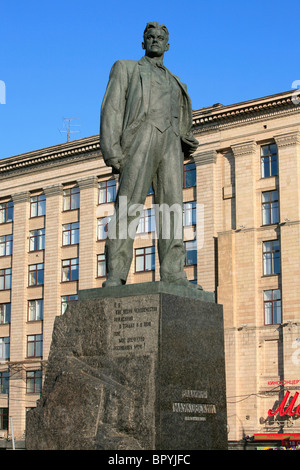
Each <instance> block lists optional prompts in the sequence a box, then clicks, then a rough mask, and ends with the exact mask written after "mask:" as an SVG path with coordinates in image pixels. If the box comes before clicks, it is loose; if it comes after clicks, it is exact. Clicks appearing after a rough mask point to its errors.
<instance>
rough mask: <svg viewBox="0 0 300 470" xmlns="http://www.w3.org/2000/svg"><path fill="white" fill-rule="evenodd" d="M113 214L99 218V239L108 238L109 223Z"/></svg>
mask: <svg viewBox="0 0 300 470" xmlns="http://www.w3.org/2000/svg"><path fill="white" fill-rule="evenodd" d="M111 219H112V216H108V217H100V219H98V220H97V240H106V238H107V234H108V224H109V222H110V221H111Z"/></svg>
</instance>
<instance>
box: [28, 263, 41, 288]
mask: <svg viewBox="0 0 300 470" xmlns="http://www.w3.org/2000/svg"><path fill="white" fill-rule="evenodd" d="M43 284H44V263H38V264H31V265H30V266H29V281H28V285H29V286H42V285H43Z"/></svg>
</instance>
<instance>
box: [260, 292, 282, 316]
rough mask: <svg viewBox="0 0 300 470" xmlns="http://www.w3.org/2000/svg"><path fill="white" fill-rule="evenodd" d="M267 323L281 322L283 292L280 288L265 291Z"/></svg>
mask: <svg viewBox="0 0 300 470" xmlns="http://www.w3.org/2000/svg"><path fill="white" fill-rule="evenodd" d="M264 315H265V325H274V324H278V323H281V293H280V289H274V290H266V291H264Z"/></svg>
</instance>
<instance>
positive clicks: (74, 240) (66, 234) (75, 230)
mask: <svg viewBox="0 0 300 470" xmlns="http://www.w3.org/2000/svg"><path fill="white" fill-rule="evenodd" d="M78 243H79V222H73V223H71V224H64V225H63V226H62V244H63V246H66V245H78Z"/></svg>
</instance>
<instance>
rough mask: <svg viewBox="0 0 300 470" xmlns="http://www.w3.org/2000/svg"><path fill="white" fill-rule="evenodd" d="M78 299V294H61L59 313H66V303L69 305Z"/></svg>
mask: <svg viewBox="0 0 300 470" xmlns="http://www.w3.org/2000/svg"><path fill="white" fill-rule="evenodd" d="M77 300H78V295H77V294H74V295H63V296H62V298H61V314H62V315H63V314H64V313H66V310H67V308H68V305H70V304H71V303H72V302H76V301H77Z"/></svg>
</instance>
